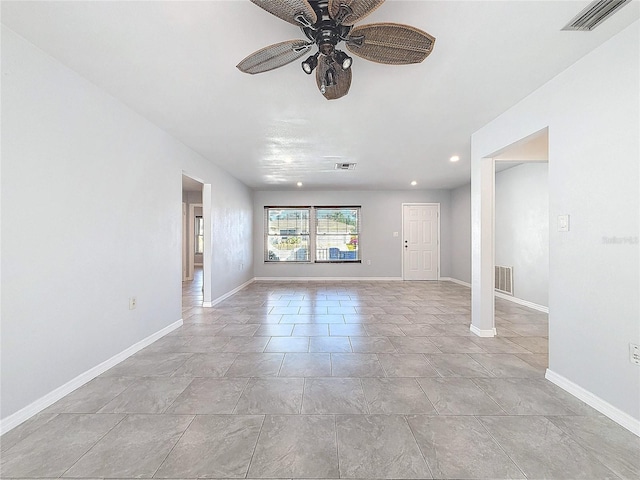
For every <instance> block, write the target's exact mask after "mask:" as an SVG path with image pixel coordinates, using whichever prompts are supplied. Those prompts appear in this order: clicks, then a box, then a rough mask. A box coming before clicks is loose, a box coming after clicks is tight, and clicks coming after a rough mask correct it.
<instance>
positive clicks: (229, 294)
mask: <svg viewBox="0 0 640 480" xmlns="http://www.w3.org/2000/svg"><path fill="white" fill-rule="evenodd" d="M255 280H256V279H255V278H252V279H251V280H249V281H247V282H244V283H243V284H242V285H240V286H239V287H236V288H234V289H233V290H231V291H230V292H227V293H225V294H224V295H221V296H219V297H218V298H216V299H215V300H211V301H210V302H202V306H203V307H204V308H211V307H215V306H216V305H217V304H219V303H220V302H222V301H223V300H225V299H227V298H229V297H230V296H231V295H234V294H236V293H238V292H239V291H240V290H242V289H243V288H246V287H248V286H249V285H251V284H252V283H253V282H255Z"/></svg>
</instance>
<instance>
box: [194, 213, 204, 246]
mask: <svg viewBox="0 0 640 480" xmlns="http://www.w3.org/2000/svg"><path fill="white" fill-rule="evenodd" d="M194 227H195V232H194V239H195V254H196V255H202V254H203V253H204V220H202V216H201V215H198V216H196V218H195V223H194Z"/></svg>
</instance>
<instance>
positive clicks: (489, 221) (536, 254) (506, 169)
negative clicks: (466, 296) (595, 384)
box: [471, 128, 549, 353]
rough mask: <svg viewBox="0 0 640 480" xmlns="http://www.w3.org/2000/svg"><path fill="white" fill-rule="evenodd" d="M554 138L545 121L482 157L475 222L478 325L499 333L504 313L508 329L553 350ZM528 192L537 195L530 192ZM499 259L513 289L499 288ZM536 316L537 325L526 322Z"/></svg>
mask: <svg viewBox="0 0 640 480" xmlns="http://www.w3.org/2000/svg"><path fill="white" fill-rule="evenodd" d="M548 139H549V136H548V128H544V129H542V130H539V131H537V132H535V133H533V134H531V135H529V136H527V137H524V138H522V139H521V140H519V141H517V142H515V143H512V144H510V145H508V146H506V147H504V148H502V149H500V150H499V151H496V152H494V153H493V154H491V155H488V156H487V157H485V158H482V159H480V164H479V169H478V170H477V172H479V174H478V175H475V176H474V177H473V178H472V181H473V182H474V183H475V186H476V187H477V188H476V192H477V193H476V195H475V197H474V198H472V201H473V202H477V205H476V209H475V210H476V216H475V218H474V219H473V221H472V223H473V228H472V231H473V232H474V240H473V247H472V250H473V285H472V324H471V331H472V332H473V333H475V334H476V335H478V336H483V337H492V336H495V335H496V334H497V333H498V332H497V330H496V318H497V319H498V326H499V327H501V332H500V333H501V334H510V335H518V336H520V335H521V334H522V333H525V335H523V336H536V337H539V338H538V339H537V340H535V342H537V343H538V344H539V345H538V348H539V350H540V352H541V353H542V352H544V353H546V352H547V351H548V323H547V322H548V315H547V314H548V306H547V305H548V302H547V298H548V272H549V260H548V259H549V236H548V235H549V234H548V228H549V209H548V188H547V185H546V178H547V173H546V172H547V171H548V167H547V165H548V161H549V155H548V145H549V140H548ZM517 182H521V183H517ZM498 189H500V191H498ZM541 189H544V192H541V191H540V190H541ZM472 191H473V184H472ZM527 191H528V192H529V193H528V194H529V195H530V196H531V197H532V198H526V195H527ZM545 196H546V198H547V200H546V205H538V204H535V203H534V200H533V197H536V198H537V199H538V200H539V201H543V200H540V199H544V197H545ZM472 197H473V195H472ZM497 201H500V202H501V204H500V205H497V203H496V202H497ZM507 202H512V203H513V204H511V205H507V204H506V203H507ZM516 204H517V205H516ZM497 215H499V216H500V218H497ZM498 235H499V236H500V237H498ZM501 263H506V264H507V265H501ZM527 263H528V264H527ZM516 265H517V267H516ZM496 266H499V267H506V268H510V269H511V270H510V272H511V273H512V274H513V279H514V280H513V281H514V284H513V287H514V288H513V291H512V293H513V295H505V294H501V293H496V291H495V285H496V276H495V271H496ZM534 276H535V277H536V280H535V282H533V281H532V278H533V277H534ZM534 283H535V284H536V285H535V286H534V285H533V284H534ZM518 295H521V296H524V297H527V298H520V297H519V296H518ZM504 300H508V301H506V302H505V301H504ZM518 304H519V305H518ZM496 312H498V315H496ZM529 320H530V321H531V323H532V324H538V325H537V326H536V325H531V326H523V324H525V323H527V324H528V321H529ZM516 324H519V325H517V326H514V325H516ZM509 327H513V328H512V329H510V328H509ZM517 330H520V333H518V331H517ZM533 341H534V340H532V341H531V343H533ZM543 343H544V345H542V344H543ZM532 346H533V345H532Z"/></svg>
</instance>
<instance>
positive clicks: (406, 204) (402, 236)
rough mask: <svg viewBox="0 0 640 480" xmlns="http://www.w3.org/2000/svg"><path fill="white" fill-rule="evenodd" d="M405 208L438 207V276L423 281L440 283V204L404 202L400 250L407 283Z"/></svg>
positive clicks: (402, 268) (402, 269) (402, 270)
mask: <svg viewBox="0 0 640 480" xmlns="http://www.w3.org/2000/svg"><path fill="white" fill-rule="evenodd" d="M405 206H407V207H408V206H425V207H434V206H435V207H438V213H437V216H438V232H437V238H438V240H437V249H438V252H437V259H438V265H437V267H436V268H437V274H436V279H435V280H423V281H429V282H439V281H440V203H427V202H403V203H402V206H401V207H400V208H401V212H402V215H401V218H402V235H401V239H400V249H401V250H402V254H401V256H400V262H401V272H402V280H403V281H406V280H405V278H404V255H405V253H404V250H405V249H404V220H405V219H404V207H405Z"/></svg>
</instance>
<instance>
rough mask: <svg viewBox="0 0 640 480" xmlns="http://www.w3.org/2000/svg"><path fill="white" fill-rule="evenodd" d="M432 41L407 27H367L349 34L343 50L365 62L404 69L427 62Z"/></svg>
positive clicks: (414, 29) (424, 33) (432, 38)
mask: <svg viewBox="0 0 640 480" xmlns="http://www.w3.org/2000/svg"><path fill="white" fill-rule="evenodd" d="M435 41H436V39H435V38H434V37H432V36H431V35H429V34H428V33H426V32H423V31H422V30H419V29H417V28H415V27H410V26H409V25H401V24H398V23H371V24H369V25H362V26H359V27H355V28H354V29H353V30H351V33H350V34H349V39H348V40H347V48H348V49H349V51H350V52H351V53H353V54H354V55H357V56H359V57H362V58H364V59H365V60H370V61H372V62H377V63H386V64H388V65H404V64H407V63H420V62H421V61H423V60H424V59H425V58H427V56H429V54H430V53H431V51H432V50H433V45H434V43H435Z"/></svg>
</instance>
